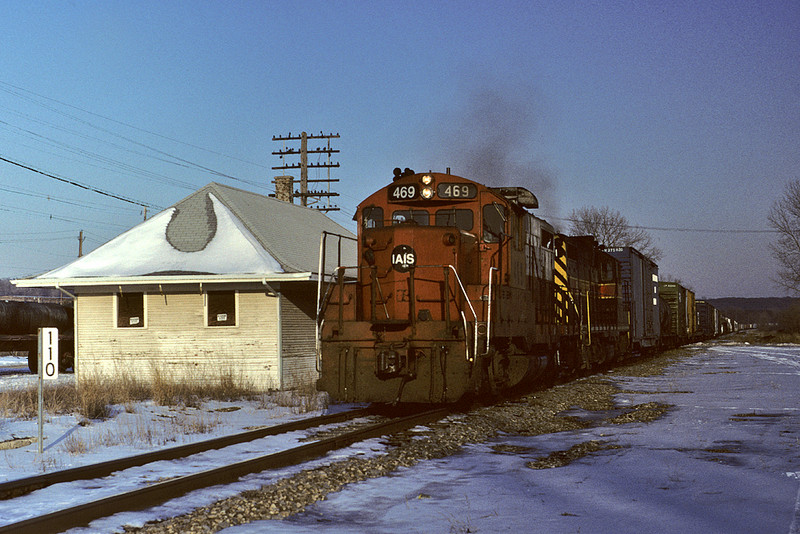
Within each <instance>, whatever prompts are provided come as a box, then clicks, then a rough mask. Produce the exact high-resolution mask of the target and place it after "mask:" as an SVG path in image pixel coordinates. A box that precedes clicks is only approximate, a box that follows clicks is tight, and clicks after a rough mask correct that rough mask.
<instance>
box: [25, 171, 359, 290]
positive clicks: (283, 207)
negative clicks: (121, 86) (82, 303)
mask: <svg viewBox="0 0 800 534" xmlns="http://www.w3.org/2000/svg"><path fill="white" fill-rule="evenodd" d="M323 231H325V232H328V233H333V234H339V235H345V236H348V237H351V238H354V237H355V236H353V234H352V233H351V232H349V231H348V230H347V229H345V228H344V227H342V226H340V225H339V224H337V223H335V222H334V221H332V220H331V219H329V218H328V217H327V216H325V215H324V214H323V213H321V212H319V211H317V210H314V209H311V208H306V207H302V206H297V205H294V204H290V203H288V202H283V201H280V200H277V199H275V198H270V197H266V196H263V195H259V194H256V193H252V192H249V191H244V190H241V189H236V188H233V187H228V186H225V185H221V184H218V183H211V184H209V185H207V186H205V187H203V188H202V189H200V190H198V191H197V192H195V193H193V194H192V195H190V196H188V197H186V198H185V199H183V200H181V201H180V202H178V203H177V204H175V205H173V206H171V207H170V208H167V209H166V210H164V211H162V212H160V213H158V214H157V215H155V216H154V217H152V218H150V219H148V220H147V221H145V222H143V223H141V224H139V225H137V226H135V227H133V228H131V229H130V230H128V231H126V232H124V233H123V234H121V235H119V236H117V237H115V238H114V239H112V240H111V241H109V242H108V243H106V244H104V245H102V246H100V247H98V248H97V249H95V250H94V251H92V252H90V253H89V254H87V255H85V256H83V257H81V258H78V259H77V260H75V261H73V262H71V263H68V264H67V265H64V266H62V267H59V268H57V269H54V270H52V271H49V272H46V273H44V274H41V275H39V276H34V277H31V278H26V279H23V280H15V281H14V283H15V284H16V285H18V286H23V287H25V286H33V287H36V286H51V285H60V286H69V285H88V284H91V285H95V284H99V285H102V284H104V283H119V282H121V281H125V282H135V283H146V282H150V283H152V282H156V281H159V282H160V281H162V280H167V281H185V280H189V279H193V280H196V279H202V280H225V281H231V280H245V279H247V280H264V279H270V280H281V279H298V278H305V279H309V278H311V277H312V276H313V275H314V274H316V272H317V271H318V270H319V250H320V236H321V235H322V232H323ZM343 254H344V257H345V258H349V259H351V261H345V262H344V263H349V264H351V265H352V264H354V263H355V254H356V251H355V242H354V241H352V240H344V242H343ZM330 267H331V263H330V262H328V269H324V270H330Z"/></svg>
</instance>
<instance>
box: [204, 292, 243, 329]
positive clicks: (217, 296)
mask: <svg viewBox="0 0 800 534" xmlns="http://www.w3.org/2000/svg"><path fill="white" fill-rule="evenodd" d="M236 297H237V294H236V292H235V291H209V292H207V293H206V325H207V326H236V300H237V299H236Z"/></svg>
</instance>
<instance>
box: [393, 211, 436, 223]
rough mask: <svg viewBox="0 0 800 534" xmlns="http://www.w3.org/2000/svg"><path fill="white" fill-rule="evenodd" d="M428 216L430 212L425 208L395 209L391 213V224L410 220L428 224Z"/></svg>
mask: <svg viewBox="0 0 800 534" xmlns="http://www.w3.org/2000/svg"><path fill="white" fill-rule="evenodd" d="M430 218H431V216H430V214H429V213H428V212H427V211H425V210H397V211H395V212H393V213H392V224H400V223H408V222H411V223H416V224H418V225H420V226H428V225H429V224H430Z"/></svg>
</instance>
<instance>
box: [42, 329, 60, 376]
mask: <svg viewBox="0 0 800 534" xmlns="http://www.w3.org/2000/svg"><path fill="white" fill-rule="evenodd" d="M39 372H40V373H41V374H42V377H43V378H44V379H45V380H55V379H56V378H58V328H40V329H39Z"/></svg>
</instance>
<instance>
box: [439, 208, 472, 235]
mask: <svg viewBox="0 0 800 534" xmlns="http://www.w3.org/2000/svg"><path fill="white" fill-rule="evenodd" d="M473 220H474V217H473V214H472V210H458V209H444V210H439V211H437V212H436V226H455V227H456V228H458V229H460V230H464V231H465V232H469V231H471V230H472V227H473V226H474V222H473Z"/></svg>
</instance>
